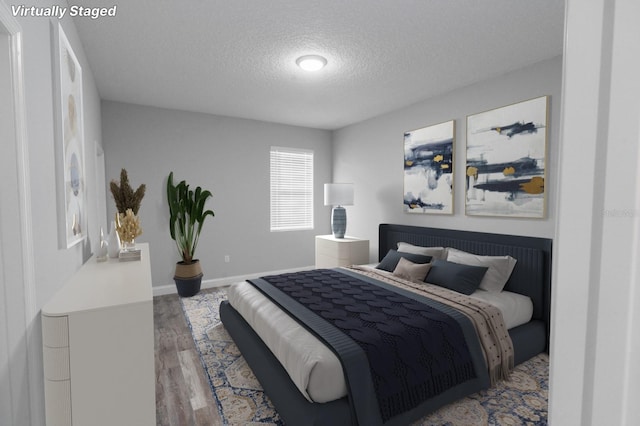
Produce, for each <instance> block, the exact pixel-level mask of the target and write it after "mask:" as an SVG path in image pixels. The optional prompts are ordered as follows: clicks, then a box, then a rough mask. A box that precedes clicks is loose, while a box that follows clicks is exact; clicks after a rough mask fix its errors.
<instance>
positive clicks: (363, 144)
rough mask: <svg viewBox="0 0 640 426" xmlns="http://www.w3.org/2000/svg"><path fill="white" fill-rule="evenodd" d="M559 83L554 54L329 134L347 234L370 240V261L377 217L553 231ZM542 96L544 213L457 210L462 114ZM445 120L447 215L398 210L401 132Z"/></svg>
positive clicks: (384, 220)
mask: <svg viewBox="0 0 640 426" xmlns="http://www.w3.org/2000/svg"><path fill="white" fill-rule="evenodd" d="M561 82H562V58H561V57H557V58H553V59H550V60H547V61H544V62H540V63H537V64H534V65H532V66H529V67H527V68H524V69H522V70H519V71H515V72H512V73H509V74H506V75H503V76H500V77H498V78H495V79H492V80H488V81H483V82H479V83H477V84H474V85H471V86H468V87H464V88H462V89H459V90H456V91H453V92H449V93H446V94H444V95H442V96H438V97H435V98H432V99H428V100H426V101H424V102H422V103H419V104H416V105H413V106H410V107H407V108H404V109H401V110H398V111H394V112H392V113H389V114H385V115H383V116H380V117H377V118H374V119H371V120H368V121H365V122H362V123H359V124H355V125H352V126H348V127H345V128H343V129H340V130H338V131H336V132H334V139H333V146H334V151H333V153H334V171H333V178H334V181H335V182H354V183H355V205H354V206H351V207H347V233H348V234H350V235H355V236H358V237H364V238H368V239H369V240H370V241H371V245H370V250H371V256H372V257H371V260H372V261H373V260H375V259H376V258H377V254H378V253H377V250H378V248H377V240H378V234H377V232H378V231H377V229H378V228H377V227H378V224H379V223H403V224H409V225H418V226H433V227H439V228H451V229H462V230H481V231H486V232H496V233H502V234H519V235H531V236H540V237H553V234H554V223H555V213H554V212H555V210H556V199H557V191H556V186H557V179H558V174H557V164H558V163H557V154H558V133H559V128H560V126H559V111H560V93H561ZM544 95H549V96H550V103H549V107H550V109H549V121H548V126H549V134H548V140H547V150H548V151H547V158H548V162H547V182H548V183H550V184H549V185H547V187H546V190H547V216H546V218H545V219H534V220H526V219H513V218H490V217H477V216H465V214H464V188H465V181H464V177H465V173H464V170H465V153H466V116H467V115H471V114H475V113H478V112H483V111H486V110H490V109H494V108H498V107H501V106H504V105H509V104H513V103H516V102H520V101H523V100H528V99H532V98H535V97H539V96H544ZM451 119H455V125H456V140H455V151H454V156H455V158H454V162H455V165H454V170H457V172H456V173H455V176H456V177H455V181H454V214H453V215H426V214H425V215H416V214H408V213H404V212H403V204H402V200H403V166H402V159H403V135H404V132H405V131H408V130H413V129H417V128H421V127H425V126H428V125H431V124H437V123H441V122H444V121H448V120H451ZM461 171H462V173H461Z"/></svg>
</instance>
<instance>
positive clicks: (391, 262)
mask: <svg viewBox="0 0 640 426" xmlns="http://www.w3.org/2000/svg"><path fill="white" fill-rule="evenodd" d="M403 257H404V258H405V259H407V260H410V261H411V262H413V263H429V262H431V256H424V255H422V254H413V253H403V252H399V251H396V250H389V251H388V252H387V255H386V256H385V257H384V259H382V261H381V262H380V263H379V264H378V266H376V268H378V269H383V270H385V271H388V272H393V271H394V270H395V269H396V266H398V262H400V259H401V258H403Z"/></svg>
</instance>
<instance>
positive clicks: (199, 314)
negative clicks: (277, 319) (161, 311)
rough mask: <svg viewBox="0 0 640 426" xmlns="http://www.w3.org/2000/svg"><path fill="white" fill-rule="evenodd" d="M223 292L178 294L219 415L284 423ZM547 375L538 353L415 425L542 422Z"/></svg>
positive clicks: (240, 421)
mask: <svg viewBox="0 0 640 426" xmlns="http://www.w3.org/2000/svg"><path fill="white" fill-rule="evenodd" d="M226 297H227V296H226V290H225V289H224V288H222V289H209V290H203V291H201V292H200V293H199V294H197V295H196V296H193V297H191V298H181V299H180V300H181V302H182V308H183V311H184V313H185V317H186V319H187V323H188V324H189V327H190V328H191V332H192V334H193V340H194V342H195V344H196V348H197V349H198V352H199V354H200V359H201V360H202V364H203V366H204V368H205V371H206V372H207V375H208V379H209V384H210V385H211V391H212V392H213V395H214V397H215V399H216V401H217V403H218V410H219V412H220V414H221V417H222V418H223V419H224V421H225V424H228V425H256V426H257V425H261V426H264V425H283V424H284V423H283V422H282V420H281V419H280V417H279V416H278V413H277V412H276V410H275V409H274V408H273V405H272V404H271V401H270V400H269V398H268V397H267V396H266V395H265V394H264V392H262V387H261V386H260V383H259V382H258V380H257V379H256V378H255V376H254V375H253V372H252V371H251V369H250V368H249V366H248V365H247V363H246V362H245V361H244V358H242V356H241V355H240V351H239V350H238V348H237V347H236V345H235V344H234V343H233V340H232V339H231V337H230V336H229V334H227V332H226V330H225V329H224V327H223V325H222V323H221V322H220V315H219V313H218V308H219V306H220V302H221V301H223V300H226ZM548 377H549V358H548V356H547V355H546V354H541V355H538V356H536V357H534V358H532V359H530V360H529V361H527V362H525V363H523V364H521V365H519V366H517V367H516V369H515V371H514V372H513V373H512V375H511V379H510V380H508V381H502V382H500V383H498V384H497V386H495V387H493V388H491V389H489V390H486V391H483V392H480V393H477V394H474V395H471V396H469V397H466V398H464V399H462V400H460V401H458V402H456V403H453V404H449V405H447V406H445V407H443V408H441V409H440V410H438V411H436V412H435V413H432V414H430V415H429V416H427V417H425V418H423V419H421V420H420V421H418V422H416V423H414V426H419V425H420V426H427V425H438V426H440V425H442V426H444V425H446V426H459V425H465V426H470V425H478V426H480V425H500V426H511V425H528V426H534V425H536V426H537V425H546V424H547V398H548V389H549V382H548Z"/></svg>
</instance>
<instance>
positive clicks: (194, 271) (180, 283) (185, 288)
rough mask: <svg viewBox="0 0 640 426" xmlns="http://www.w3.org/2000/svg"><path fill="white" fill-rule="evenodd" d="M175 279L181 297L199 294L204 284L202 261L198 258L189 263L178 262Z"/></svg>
mask: <svg viewBox="0 0 640 426" xmlns="http://www.w3.org/2000/svg"><path fill="white" fill-rule="evenodd" d="M173 280H174V281H175V282H176V288H177V290H178V295H179V296H180V297H191V296H195V295H196V294H198V292H199V291H200V286H201V284H202V268H201V267H200V261H199V260H197V259H196V260H194V261H193V262H191V263H189V264H187V263H184V262H178V263H176V272H175V275H174V277H173Z"/></svg>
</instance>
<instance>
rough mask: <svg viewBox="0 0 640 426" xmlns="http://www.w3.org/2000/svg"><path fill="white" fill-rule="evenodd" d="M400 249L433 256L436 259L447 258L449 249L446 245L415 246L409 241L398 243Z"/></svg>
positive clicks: (403, 251)
mask: <svg viewBox="0 0 640 426" xmlns="http://www.w3.org/2000/svg"><path fill="white" fill-rule="evenodd" d="M398 251H399V252H402V253H413V254H421V255H423V256H431V257H433V258H434V259H442V260H445V259H446V258H447V249H445V248H444V247H422V246H414V245H413V244H409V243H398Z"/></svg>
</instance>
